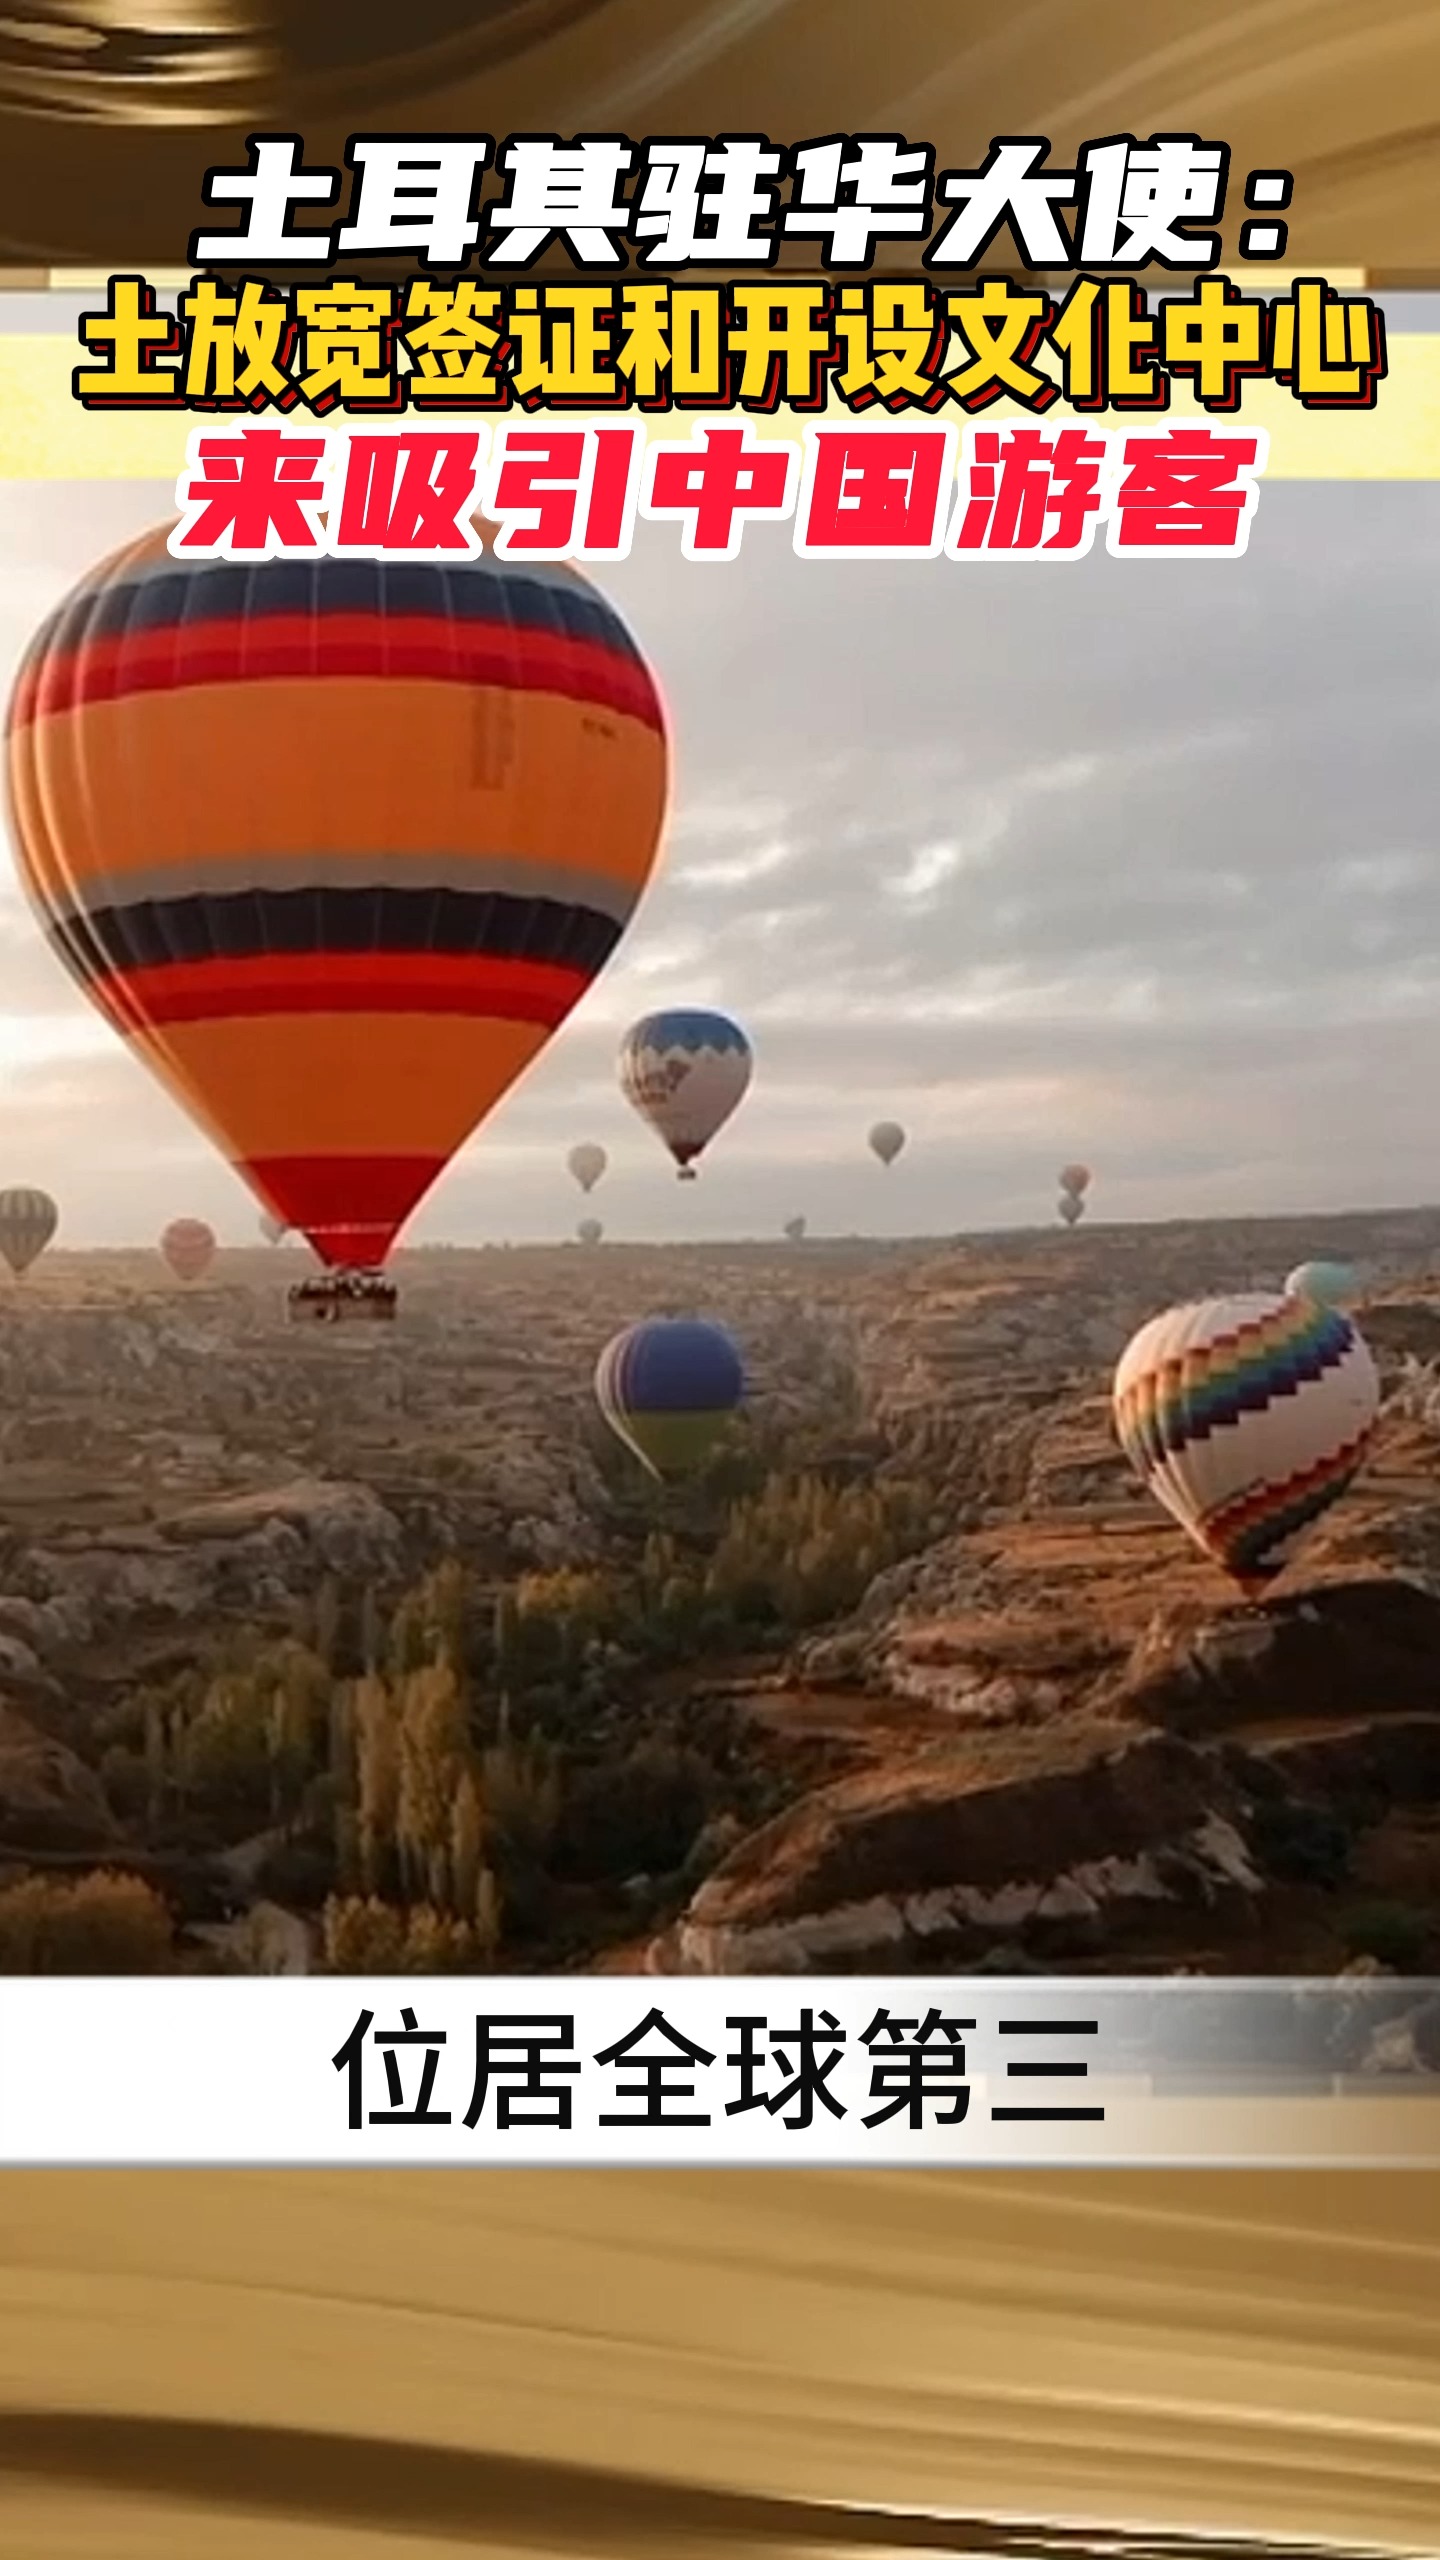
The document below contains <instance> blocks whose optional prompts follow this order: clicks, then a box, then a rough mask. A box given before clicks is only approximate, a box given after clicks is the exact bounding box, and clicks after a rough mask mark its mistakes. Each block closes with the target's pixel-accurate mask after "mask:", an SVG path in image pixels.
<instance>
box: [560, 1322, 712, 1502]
mask: <svg viewBox="0 0 1440 2560" xmlns="http://www.w3.org/2000/svg"><path fill="white" fill-rule="evenodd" d="M744 1394H745V1373H744V1369H743V1367H742V1364H741V1360H740V1354H739V1352H738V1351H737V1350H736V1348H735V1345H734V1343H733V1342H732V1341H731V1339H730V1336H729V1334H728V1333H724V1332H722V1331H721V1329H720V1327H719V1326H718V1325H713V1324H704V1323H702V1322H700V1321H699V1320H698V1319H696V1318H693V1317H688V1316H653V1317H650V1318H648V1319H647V1320H646V1321H645V1322H644V1323H641V1324H632V1325H630V1326H628V1327H627V1328H626V1330H625V1332H624V1333H618V1334H617V1335H616V1336H615V1339H614V1341H613V1342H607V1344H606V1346H605V1348H604V1350H603V1351H602V1352H601V1354H600V1358H599V1361H598V1363H597V1366H596V1370H595V1396H596V1401H597V1403H598V1404H599V1407H600V1411H601V1413H602V1414H603V1415H604V1417H605V1420H606V1421H607V1422H608V1423H609V1425H610V1428H611V1430H612V1431H613V1432H614V1433H615V1434H616V1436H617V1437H618V1438H619V1439H621V1440H623V1441H624V1443H625V1445H626V1447H627V1449H631V1450H633V1451H634V1453H635V1456H636V1457H637V1458H638V1459H639V1460H640V1463H641V1465H642V1466H644V1467H647V1468H648V1469H649V1471H650V1473H651V1475H652V1476H670V1475H683V1474H684V1473H685V1472H686V1471H687V1469H689V1468H691V1467H694V1466H698V1465H699V1463H700V1461H701V1459H702V1458H704V1456H705V1455H706V1452H707V1451H708V1450H709V1448H710V1447H711V1445H712V1443H713V1442H714V1441H715V1440H716V1439H717V1438H718V1436H719V1434H720V1432H721V1431H722V1430H723V1429H724V1427H725V1424H726V1422H727V1421H728V1420H729V1418H730V1416H731V1414H732V1413H734V1412H735V1411H736V1409H737V1408H738V1406H739V1405H740V1404H741V1402H742V1401H743V1398H744Z"/></svg>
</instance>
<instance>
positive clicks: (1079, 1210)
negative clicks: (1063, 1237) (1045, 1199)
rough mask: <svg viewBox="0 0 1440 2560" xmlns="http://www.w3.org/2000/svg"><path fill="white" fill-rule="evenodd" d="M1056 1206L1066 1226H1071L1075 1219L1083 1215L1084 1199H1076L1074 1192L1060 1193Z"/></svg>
mask: <svg viewBox="0 0 1440 2560" xmlns="http://www.w3.org/2000/svg"><path fill="white" fill-rule="evenodd" d="M1056 1206H1057V1208H1058V1209H1059V1212H1060V1215H1061V1217H1062V1218H1063V1219H1064V1221H1065V1224H1066V1226H1067V1227H1073V1226H1074V1224H1075V1221H1076V1219H1077V1218H1083V1217H1084V1215H1085V1203H1084V1201H1083V1200H1077V1199H1076V1198H1075V1196H1074V1193H1073V1192H1070V1191H1066V1192H1063V1193H1062V1194H1061V1197H1060V1199H1059V1200H1058V1201H1057V1203H1056Z"/></svg>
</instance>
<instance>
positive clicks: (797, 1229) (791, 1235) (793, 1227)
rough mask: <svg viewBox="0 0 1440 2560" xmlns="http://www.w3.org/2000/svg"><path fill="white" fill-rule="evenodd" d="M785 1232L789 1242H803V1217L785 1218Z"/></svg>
mask: <svg viewBox="0 0 1440 2560" xmlns="http://www.w3.org/2000/svg"><path fill="white" fill-rule="evenodd" d="M785 1234H786V1237H787V1239H788V1240H789V1242H790V1243H791V1244H803V1243H804V1241H805V1221H804V1219H803V1218H787V1219H786V1221H785Z"/></svg>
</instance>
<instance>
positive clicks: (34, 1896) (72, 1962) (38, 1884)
mask: <svg viewBox="0 0 1440 2560" xmlns="http://www.w3.org/2000/svg"><path fill="white" fill-rule="evenodd" d="M174 1948H175V1932H174V1926H173V1923H172V1921H171V1917H170V1911H169V1907H168V1905H167V1904H166V1902H165V1901H164V1899H163V1897H162V1896H161V1895H160V1894H158V1893H157V1892H156V1891H155V1889H154V1887H153V1886H152V1885H148V1884H146V1883H144V1882H143V1880H142V1879H141V1878H140V1877H139V1876H125V1875H116V1874H114V1873H112V1872H110V1871H108V1870H106V1869H103V1868H97V1869H96V1870H95V1872H94V1873H93V1874H91V1875H86V1876H79V1877H77V1878H76V1879H74V1880H73V1881H71V1882H65V1883H61V1882H59V1881H57V1880H55V1879H54V1878H52V1877H49V1876H25V1877H23V1878H22V1879H21V1881H20V1882H19V1883H18V1884H12V1885H7V1886H5V1887H4V1889H3V1890H0V1973H168V1972H169V1971H170V1970H171V1969H172V1965H173V1959H174Z"/></svg>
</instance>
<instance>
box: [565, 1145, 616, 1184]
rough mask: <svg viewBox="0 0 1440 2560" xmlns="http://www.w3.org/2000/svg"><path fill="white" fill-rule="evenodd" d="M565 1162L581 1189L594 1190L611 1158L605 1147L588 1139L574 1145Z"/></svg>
mask: <svg viewBox="0 0 1440 2560" xmlns="http://www.w3.org/2000/svg"><path fill="white" fill-rule="evenodd" d="M565 1162H566V1164H567V1166H568V1167H569V1169H570V1172H571V1173H572V1174H573V1175H574V1177H575V1180H576V1181H577V1182H578V1183H579V1185H580V1188H581V1190H582V1191H593V1190H594V1188H595V1185H596V1183H597V1182H598V1181H599V1179H600V1176H601V1174H602V1173H603V1172H604V1170H605V1168H606V1166H607V1165H608V1163H609V1162H610V1159H609V1157H608V1156H607V1154H606V1153H605V1150H604V1148H603V1147H597V1146H593V1145H591V1144H590V1143H589V1141H588V1140H587V1141H586V1142H585V1143H584V1144H583V1145H581V1146H578V1147H572V1148H571V1150H570V1153H569V1154H568V1156H567V1157H566V1159H565Z"/></svg>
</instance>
